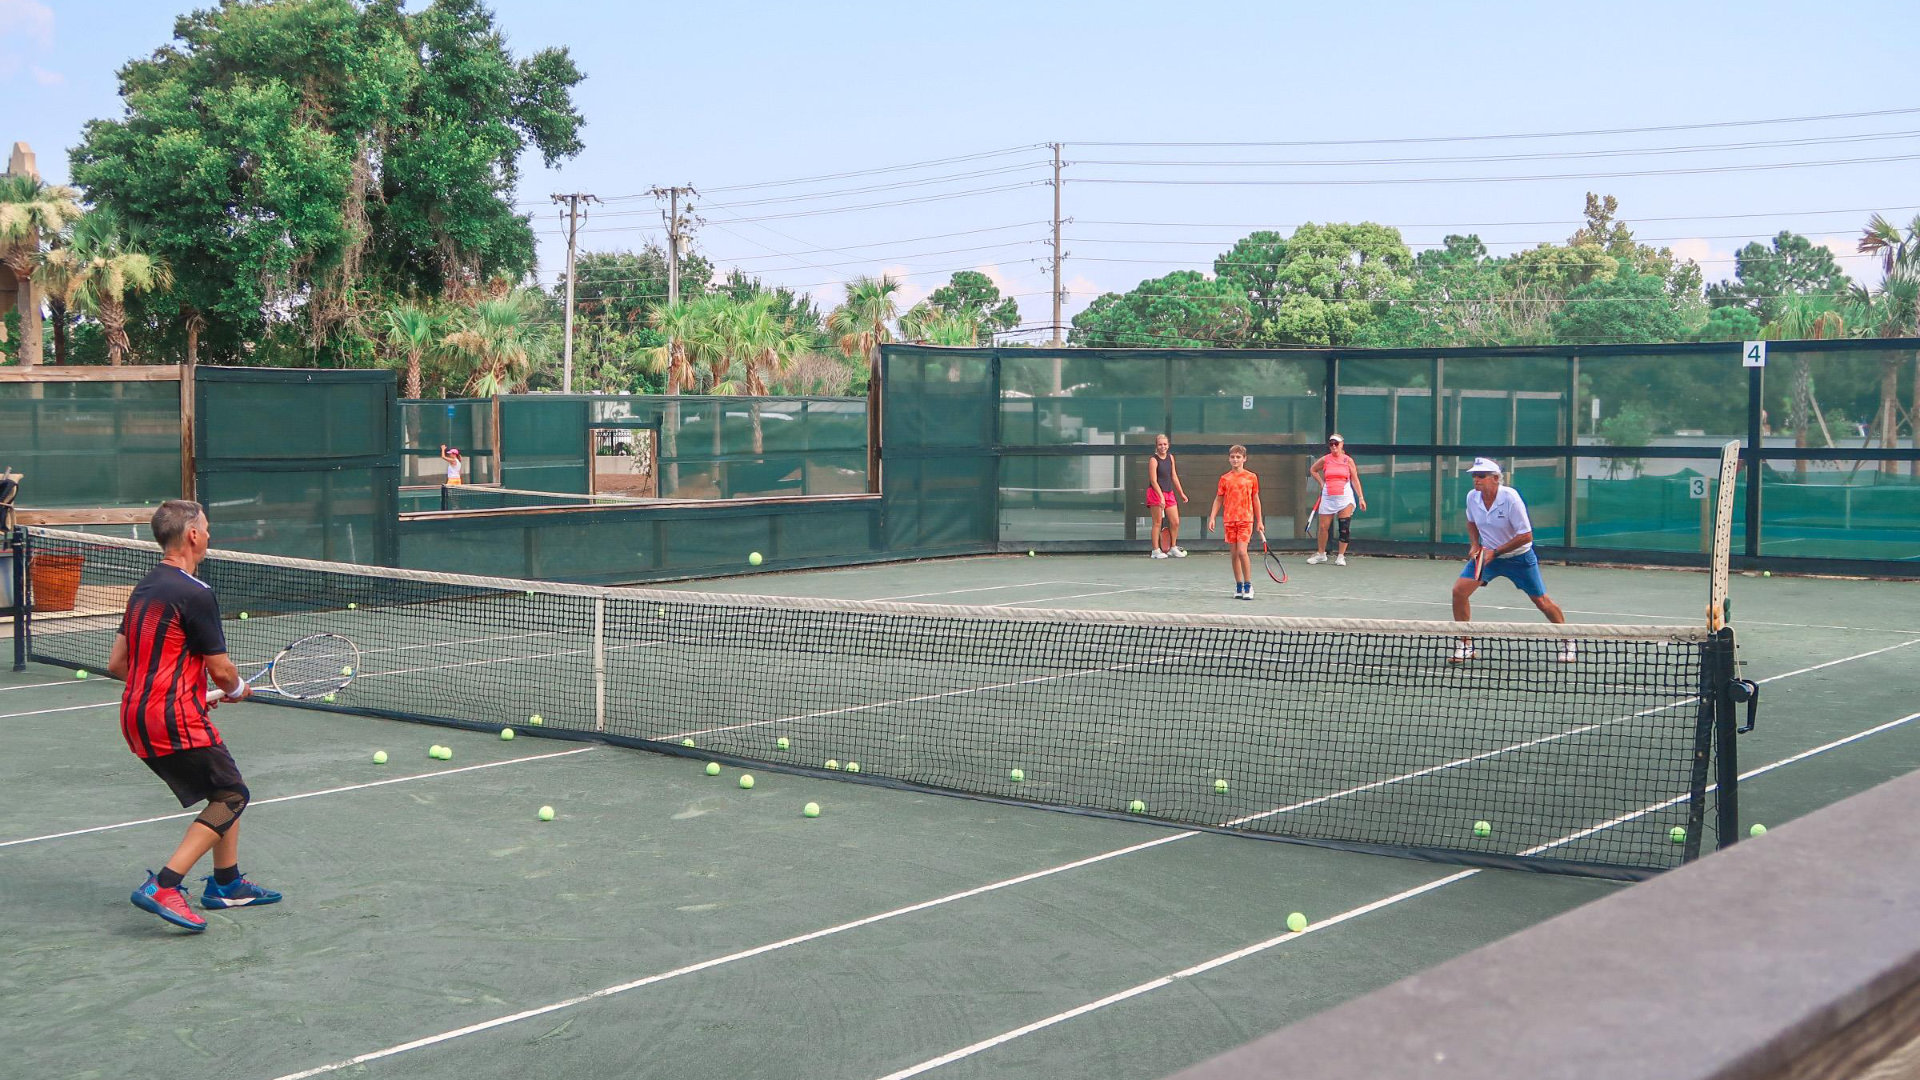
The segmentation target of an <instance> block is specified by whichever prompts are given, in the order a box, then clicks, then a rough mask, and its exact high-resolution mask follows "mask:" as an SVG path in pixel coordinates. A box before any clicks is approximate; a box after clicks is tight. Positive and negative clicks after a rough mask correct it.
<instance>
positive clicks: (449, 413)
mask: <svg viewBox="0 0 1920 1080" xmlns="http://www.w3.org/2000/svg"><path fill="white" fill-rule="evenodd" d="M400 430H401V432H402V436H401V438H402V444H401V449H400V453H401V463H400V464H401V473H400V483H401V484H402V485H415V484H432V485H435V486H438V485H439V484H440V483H441V482H442V481H444V480H445V479H446V477H447V465H446V462H445V461H444V460H442V459H441V457H440V448H441V447H443V446H444V447H450V448H452V449H455V450H458V451H460V459H461V463H462V465H463V467H464V468H463V472H462V475H461V479H462V480H463V481H465V482H466V483H469V484H497V483H499V482H500V454H499V447H498V446H497V445H495V444H496V440H495V438H494V434H495V433H494V415H493V399H492V398H458V399H455V398H449V399H446V400H444V401H402V402H401V403H400Z"/></svg>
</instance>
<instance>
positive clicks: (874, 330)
mask: <svg viewBox="0 0 1920 1080" xmlns="http://www.w3.org/2000/svg"><path fill="white" fill-rule="evenodd" d="M899 292H900V279H898V278H895V277H893V276H891V275H888V274H882V275H880V276H879V277H877V278H876V277H866V276H862V277H857V278H854V279H853V280H852V281H849V282H847V298H846V300H845V301H844V302H842V303H841V304H840V306H839V307H836V308H834V309H833V311H832V312H830V313H829V314H828V315H827V331H828V332H829V333H831V334H833V336H834V340H835V341H836V342H837V343H838V344H839V346H840V351H841V352H842V353H845V354H846V355H847V356H849V357H860V358H862V359H864V360H865V361H866V362H867V367H868V370H872V367H873V363H874V358H875V357H876V356H878V355H879V351H880V346H882V345H885V344H886V343H887V342H889V341H892V340H893V331H892V330H891V329H890V327H889V324H891V323H892V322H893V321H894V320H895V319H896V318H898V317H899V315H900V310H899V299H898V296H897V294H898V293H899Z"/></svg>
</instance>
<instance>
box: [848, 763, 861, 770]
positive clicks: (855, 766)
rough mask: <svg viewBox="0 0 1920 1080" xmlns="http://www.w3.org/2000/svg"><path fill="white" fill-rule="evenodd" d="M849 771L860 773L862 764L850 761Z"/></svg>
mask: <svg viewBox="0 0 1920 1080" xmlns="http://www.w3.org/2000/svg"><path fill="white" fill-rule="evenodd" d="M847 771H848V772H859V771H860V763H859V762H857V761H849V762H847Z"/></svg>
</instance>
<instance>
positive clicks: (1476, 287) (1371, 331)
mask: <svg viewBox="0 0 1920 1080" xmlns="http://www.w3.org/2000/svg"><path fill="white" fill-rule="evenodd" d="M1511 292H1512V290H1511V289H1510V288H1509V287H1508V285H1507V282H1506V280H1505V279H1504V278H1502V277H1501V276H1500V269H1499V266H1498V264H1497V263H1496V262H1495V261H1494V260H1491V259H1489V258H1488V257H1487V246H1486V245H1485V244H1483V243H1481V241H1480V238H1479V237H1478V236H1448V237H1447V238H1446V240H1445V241H1444V242H1443V246H1441V247H1439V248H1433V249H1429V250H1427V251H1422V252H1420V253H1419V254H1418V255H1416V256H1414V260H1413V267H1412V271H1411V273H1410V274H1409V280H1408V283H1407V286H1406V289H1405V291H1404V293H1403V294H1402V295H1401V296H1400V297H1399V298H1397V299H1395V300H1392V301H1389V303H1388V304H1387V307H1386V310H1385V311H1384V312H1382V313H1381V314H1380V315H1379V316H1378V317H1376V318H1375V319H1374V320H1373V321H1371V322H1369V323H1368V324H1367V325H1366V326H1365V327H1363V328H1362V329H1361V331H1360V334H1359V336H1358V337H1357V338H1356V340H1355V344H1360V345H1369V346H1375V347H1382V348H1425V347H1434V348H1439V347H1445V346H1451V345H1502V344H1508V343H1510V341H1511V339H1512V337H1513V336H1514V330H1513V324H1512V320H1511V314H1512V312H1511V308H1512V304H1511V303H1510V302H1509V301H1510V296H1511Z"/></svg>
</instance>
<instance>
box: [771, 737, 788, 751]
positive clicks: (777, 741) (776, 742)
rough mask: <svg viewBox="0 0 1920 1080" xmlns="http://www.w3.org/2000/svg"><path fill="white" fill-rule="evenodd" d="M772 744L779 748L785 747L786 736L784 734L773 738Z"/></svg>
mask: <svg viewBox="0 0 1920 1080" xmlns="http://www.w3.org/2000/svg"><path fill="white" fill-rule="evenodd" d="M773 745H774V746H775V747H776V748H778V749H781V750H785V749H787V737H786V736H785V735H782V736H780V737H779V738H778V739H775V740H774V742H773Z"/></svg>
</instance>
